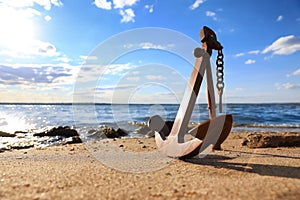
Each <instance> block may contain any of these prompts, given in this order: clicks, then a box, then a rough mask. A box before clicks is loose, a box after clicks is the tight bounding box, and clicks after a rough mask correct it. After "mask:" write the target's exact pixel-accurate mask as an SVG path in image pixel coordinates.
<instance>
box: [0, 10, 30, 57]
mask: <svg viewBox="0 0 300 200" xmlns="http://www.w3.org/2000/svg"><path fill="white" fill-rule="evenodd" d="M28 13H29V12H28V11H25V10H16V9H14V8H11V7H4V6H0V27H1V31H0V45H1V47H2V49H10V50H14V51H21V52H23V51H26V50H28V48H30V44H31V42H32V41H33V40H34V32H35V29H34V23H33V20H32V17H31V16H30V15H29V14H28Z"/></svg>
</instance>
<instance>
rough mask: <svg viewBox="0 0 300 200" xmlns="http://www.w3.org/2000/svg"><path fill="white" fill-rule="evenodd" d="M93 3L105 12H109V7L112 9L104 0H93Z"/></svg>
mask: <svg viewBox="0 0 300 200" xmlns="http://www.w3.org/2000/svg"><path fill="white" fill-rule="evenodd" d="M94 3H95V5H96V6H97V7H98V8H102V9H105V10H111V7H112V6H111V2H109V1H106V0H95V2H94Z"/></svg>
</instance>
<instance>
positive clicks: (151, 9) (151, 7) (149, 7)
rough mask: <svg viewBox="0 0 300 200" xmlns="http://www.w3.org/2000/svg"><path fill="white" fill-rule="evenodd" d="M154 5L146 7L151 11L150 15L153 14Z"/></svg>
mask: <svg viewBox="0 0 300 200" xmlns="http://www.w3.org/2000/svg"><path fill="white" fill-rule="evenodd" d="M153 7H154V6H153V5H145V8H146V9H147V10H148V11H149V13H153Z"/></svg>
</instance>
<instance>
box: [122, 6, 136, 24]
mask: <svg viewBox="0 0 300 200" xmlns="http://www.w3.org/2000/svg"><path fill="white" fill-rule="evenodd" d="M120 15H121V16H122V19H121V23H128V22H134V17H135V14H134V12H133V10H132V9H131V8H128V9H126V10H120Z"/></svg>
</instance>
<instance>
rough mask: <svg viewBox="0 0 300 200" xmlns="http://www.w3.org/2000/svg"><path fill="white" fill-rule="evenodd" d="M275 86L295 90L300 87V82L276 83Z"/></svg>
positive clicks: (279, 88)
mask: <svg viewBox="0 0 300 200" xmlns="http://www.w3.org/2000/svg"><path fill="white" fill-rule="evenodd" d="M275 87H276V89H277V90H281V89H284V90H295V89H300V84H292V83H276V84H275Z"/></svg>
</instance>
